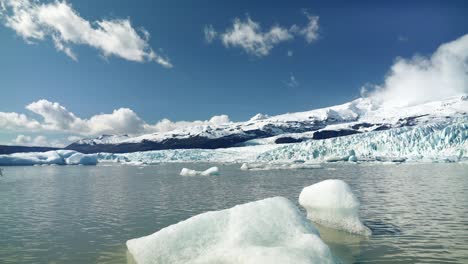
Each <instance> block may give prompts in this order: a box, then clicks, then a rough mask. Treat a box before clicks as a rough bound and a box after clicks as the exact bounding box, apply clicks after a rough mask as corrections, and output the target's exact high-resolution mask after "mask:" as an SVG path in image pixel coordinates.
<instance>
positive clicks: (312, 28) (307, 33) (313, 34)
mask: <svg viewBox="0 0 468 264" xmlns="http://www.w3.org/2000/svg"><path fill="white" fill-rule="evenodd" d="M304 14H305V15H306V16H307V19H309V23H308V24H307V26H306V27H304V28H302V29H300V30H299V33H300V34H302V35H303V36H304V38H305V40H306V41H307V43H312V42H314V41H315V40H317V38H318V36H319V34H318V30H319V17H318V16H312V15H310V14H309V13H307V12H304Z"/></svg>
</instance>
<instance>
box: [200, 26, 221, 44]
mask: <svg viewBox="0 0 468 264" xmlns="http://www.w3.org/2000/svg"><path fill="white" fill-rule="evenodd" d="M203 33H204V34H205V40H206V42H208V43H211V42H213V41H214V40H215V39H216V37H217V36H218V32H216V30H215V29H214V28H213V25H206V26H205V28H204V29H203Z"/></svg>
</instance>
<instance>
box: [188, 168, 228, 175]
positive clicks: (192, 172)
mask: <svg viewBox="0 0 468 264" xmlns="http://www.w3.org/2000/svg"><path fill="white" fill-rule="evenodd" d="M218 174H219V169H218V167H211V168H209V169H207V170H204V171H196V170H191V169H187V168H183V169H182V170H181V171H180V175H181V176H210V175H218Z"/></svg>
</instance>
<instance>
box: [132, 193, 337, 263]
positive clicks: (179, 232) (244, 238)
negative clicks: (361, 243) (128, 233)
mask: <svg viewBox="0 0 468 264" xmlns="http://www.w3.org/2000/svg"><path fill="white" fill-rule="evenodd" d="M127 248H128V250H129V252H130V253H131V255H132V256H133V258H134V260H135V261H136V262H137V263H139V264H149V263H174V264H177V263H232V264H235V263H245V264H249V263H252V264H254V263H255V264H256V263H272V264H274V263H297V264H300V263H334V261H333V256H332V254H331V252H330V249H329V248H328V246H327V245H326V244H325V243H324V242H323V241H322V240H321V239H320V236H319V234H318V232H317V230H316V229H315V227H314V226H313V225H312V223H311V222H310V221H308V220H307V219H305V217H304V216H303V215H302V214H301V213H300V211H299V210H298V209H297V207H296V206H294V205H293V203H291V202H290V201H289V200H287V199H286V198H282V197H274V198H268V199H265V200H260V201H256V202H251V203H246V204H242V205H237V206H235V207H232V208H230V209H225V210H221V211H212V212H206V213H203V214H199V215H196V216H194V217H191V218H189V219H187V220H185V221H182V222H179V223H177V224H174V225H171V226H169V227H166V228H163V229H161V230H159V231H158V232H156V233H154V234H152V235H149V236H145V237H141V238H136V239H131V240H129V241H127Z"/></svg>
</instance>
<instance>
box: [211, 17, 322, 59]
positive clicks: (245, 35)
mask: <svg viewBox="0 0 468 264" xmlns="http://www.w3.org/2000/svg"><path fill="white" fill-rule="evenodd" d="M305 15H306V16H307V19H308V21H309V22H308V24H307V25H306V26H304V27H299V26H297V25H295V24H294V25H292V26H291V27H290V28H286V27H282V26H279V25H275V26H272V27H271V28H270V30H268V31H264V30H262V27H261V26H260V23H258V22H255V21H253V20H252V19H251V18H250V17H248V16H247V18H246V19H245V20H241V19H239V18H235V19H234V22H233V25H232V27H231V28H228V29H227V30H226V31H225V32H224V33H218V32H216V30H215V29H214V27H213V26H212V25H207V26H205V28H204V33H205V40H206V41H207V42H208V43H212V42H213V41H214V40H215V39H216V38H219V39H220V41H221V42H222V44H223V45H224V46H225V47H226V48H230V47H236V48H241V49H243V50H244V51H245V52H246V53H247V54H250V55H254V56H257V57H262V56H266V55H268V54H270V51H271V50H272V49H273V48H274V47H275V46H276V45H278V44H280V43H282V42H286V41H289V40H292V39H294V38H295V36H302V37H304V39H305V40H306V41H307V43H312V42H313V41H315V40H317V39H318V36H319V34H318V31H319V23H318V21H319V17H318V16H311V15H309V14H308V13H306V12H305Z"/></svg>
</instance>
